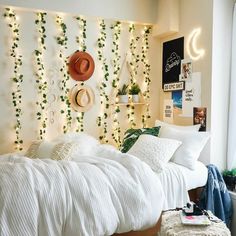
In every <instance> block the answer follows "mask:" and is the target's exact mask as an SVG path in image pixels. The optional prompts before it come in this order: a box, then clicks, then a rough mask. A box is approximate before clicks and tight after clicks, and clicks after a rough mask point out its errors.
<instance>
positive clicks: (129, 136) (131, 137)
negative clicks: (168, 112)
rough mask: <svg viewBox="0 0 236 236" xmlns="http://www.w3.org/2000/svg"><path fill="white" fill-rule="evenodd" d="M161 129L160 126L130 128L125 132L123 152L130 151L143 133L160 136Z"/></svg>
mask: <svg viewBox="0 0 236 236" xmlns="http://www.w3.org/2000/svg"><path fill="white" fill-rule="evenodd" d="M159 130H160V126H157V127H152V128H142V129H128V130H127V131H126V132H125V135H124V140H123V144H122V145H121V148H120V150H121V152H128V151H129V149H130V148H131V147H132V146H133V145H134V143H135V142H136V141H137V139H138V138H139V136H140V135H141V134H150V135H153V136H158V134H159Z"/></svg>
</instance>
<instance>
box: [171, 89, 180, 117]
mask: <svg viewBox="0 0 236 236" xmlns="http://www.w3.org/2000/svg"><path fill="white" fill-rule="evenodd" d="M172 100H173V107H174V114H176V115H178V114H181V113H182V91H181V90H180V91H173V92H172Z"/></svg>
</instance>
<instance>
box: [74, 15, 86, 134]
mask: <svg viewBox="0 0 236 236" xmlns="http://www.w3.org/2000/svg"><path fill="white" fill-rule="evenodd" d="M75 19H76V20H77V22H78V26H79V35H78V36H77V37H76V42H77V44H78V47H79V51H83V52H85V51H86V49H87V46H86V43H85V39H86V38H87V36H86V27H87V21H86V20H85V19H84V18H83V17H80V16H79V17H75ZM82 85H83V82H82ZM84 116H85V114H84V112H80V113H78V114H77V115H76V120H77V124H78V126H77V129H76V132H83V131H84Z"/></svg>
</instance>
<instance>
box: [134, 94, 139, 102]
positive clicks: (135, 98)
mask: <svg viewBox="0 0 236 236" xmlns="http://www.w3.org/2000/svg"><path fill="white" fill-rule="evenodd" d="M132 101H133V102H134V103H138V102H139V95H138V94H133V95H132Z"/></svg>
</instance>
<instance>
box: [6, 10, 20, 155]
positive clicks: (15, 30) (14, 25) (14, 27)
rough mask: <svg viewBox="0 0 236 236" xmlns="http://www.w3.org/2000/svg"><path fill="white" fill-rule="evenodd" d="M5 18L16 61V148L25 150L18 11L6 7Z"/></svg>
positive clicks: (13, 96) (13, 78)
mask: <svg viewBox="0 0 236 236" xmlns="http://www.w3.org/2000/svg"><path fill="white" fill-rule="evenodd" d="M3 16H4V18H5V19H6V20H7V22H8V26H9V28H10V30H11V33H12V40H11V49H10V56H11V57H12V59H13V61H14V70H13V72H14V75H13V77H12V81H13V82H14V87H13V92H12V104H13V106H14V109H15V117H16V124H15V126H14V128H15V134H16V139H15V141H14V144H15V149H16V150H17V151H21V150H23V148H22V145H23V140H22V139H21V129H22V126H21V118H22V90H21V89H22V83H23V75H22V74H21V73H20V69H21V66H22V55H21V54H20V52H19V45H18V43H19V40H20V34H19V23H18V21H17V16H16V13H15V12H14V11H13V10H12V9H10V8H5V12H4V14H3Z"/></svg>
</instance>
